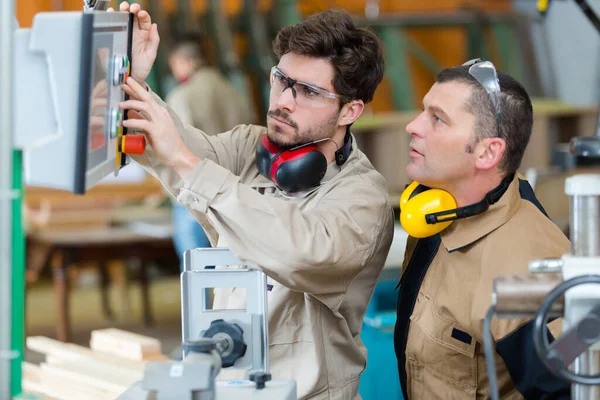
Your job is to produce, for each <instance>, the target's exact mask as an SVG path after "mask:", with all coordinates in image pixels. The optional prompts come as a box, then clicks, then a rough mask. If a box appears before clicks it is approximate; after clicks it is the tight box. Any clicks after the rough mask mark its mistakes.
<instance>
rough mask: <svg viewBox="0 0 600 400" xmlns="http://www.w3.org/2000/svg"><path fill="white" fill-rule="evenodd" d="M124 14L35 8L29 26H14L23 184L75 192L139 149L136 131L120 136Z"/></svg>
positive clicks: (127, 20) (126, 66) (126, 44)
mask: <svg viewBox="0 0 600 400" xmlns="http://www.w3.org/2000/svg"><path fill="white" fill-rule="evenodd" d="M98 3H100V2H98ZM132 21H133V15H132V14H129V13H120V12H118V13H108V12H104V11H95V10H94V9H92V8H90V9H89V11H86V12H48V13H39V14H37V15H36V16H35V19H34V21H33V26H32V28H31V29H18V30H17V31H16V32H15V35H14V46H15V47H14V48H15V56H14V59H15V63H14V64H15V68H14V76H15V79H14V82H15V84H14V85H15V91H14V97H15V101H14V108H15V112H14V116H15V121H14V126H15V129H14V131H13V134H14V138H13V143H14V147H15V148H17V149H21V150H23V158H24V172H25V183H26V184H29V185H33V186H45V187H52V188H56V189H61V190H68V191H72V192H74V193H76V194H83V193H85V192H86V190H88V189H89V188H90V187H92V186H93V185H94V184H96V183H97V182H99V181H100V180H101V179H103V178H104V177H105V176H107V175H108V174H110V173H114V174H115V175H117V174H118V172H119V170H120V169H121V168H122V167H124V166H125V165H127V164H128V162H129V161H128V157H127V156H126V154H125V153H127V152H131V153H136V154H141V153H143V151H144V146H145V139H144V137H143V136H142V135H130V136H126V135H127V132H126V130H124V129H123V128H122V121H123V120H124V119H125V118H126V117H127V116H126V113H124V112H121V111H120V109H119V103H120V102H121V101H123V100H126V98H127V95H126V94H125V92H123V90H122V89H121V87H120V85H121V84H122V83H123V82H124V80H125V79H127V76H128V75H129V73H130V71H131V62H130V59H131V40H132ZM33 94H35V95H33ZM49 165H52V168H48V166H49Z"/></svg>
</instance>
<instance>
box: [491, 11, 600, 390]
mask: <svg viewBox="0 0 600 400" xmlns="http://www.w3.org/2000/svg"><path fill="white" fill-rule="evenodd" d="M576 3H577V4H578V5H579V7H580V8H581V9H582V11H583V12H584V14H585V15H586V16H587V17H588V19H589V20H590V22H591V23H592V25H594V27H595V28H596V29H597V30H598V32H599V33H600V19H599V18H598V16H597V15H596V14H595V12H594V10H593V9H592V8H591V7H590V6H589V5H588V4H587V2H586V1H585V0H576ZM540 4H541V6H542V7H541V8H540V11H543V12H545V11H546V9H547V6H548V4H549V2H548V1H542V2H540ZM570 153H571V154H573V155H574V156H576V157H580V158H587V159H588V160H591V161H593V162H594V163H595V164H600V162H599V161H600V119H599V120H598V128H597V132H596V135H592V136H586V137H576V138H574V139H573V140H572V141H571V143H570ZM565 193H566V194H567V195H568V196H569V198H570V215H569V238H570V241H571V251H570V253H568V254H564V255H563V256H562V257H561V258H560V259H546V260H532V261H531V262H530V263H529V272H530V275H528V276H506V277H500V278H496V279H495V280H494V285H493V292H492V307H491V308H490V310H489V312H488V314H487V316H486V319H485V321H484V328H483V330H484V351H485V357H486V366H487V370H488V376H489V380H490V393H491V395H492V399H494V400H495V399H498V387H497V383H496V370H495V365H494V345H493V339H492V334H491V319H492V317H493V315H494V314H495V315H496V316H497V317H498V318H535V323H534V332H533V335H534V337H533V341H534V346H535V350H536V353H537V355H538V357H539V358H540V359H541V360H542V362H543V363H544V365H545V366H546V367H547V368H548V370H549V371H551V372H552V373H553V374H554V375H556V376H557V377H558V378H560V379H563V380H565V381H566V382H569V383H570V384H571V385H572V386H571V394H572V398H573V399H575V400H584V399H585V400H587V399H600V290H599V287H598V284H600V174H582V175H575V176H572V177H570V178H567V180H566V182H565ZM558 317H562V331H563V332H562V335H561V336H560V337H558V338H556V340H555V341H554V342H552V343H551V344H550V343H549V340H548V337H547V334H546V332H547V328H546V325H547V324H548V322H549V321H550V319H551V318H558Z"/></svg>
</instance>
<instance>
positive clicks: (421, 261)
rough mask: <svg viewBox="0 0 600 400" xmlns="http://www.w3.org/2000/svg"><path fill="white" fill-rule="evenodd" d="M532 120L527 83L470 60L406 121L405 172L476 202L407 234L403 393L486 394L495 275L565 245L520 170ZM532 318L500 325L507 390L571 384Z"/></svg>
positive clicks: (522, 270)
mask: <svg viewBox="0 0 600 400" xmlns="http://www.w3.org/2000/svg"><path fill="white" fill-rule="evenodd" d="M532 123H533V111H532V106H531V101H530V99H529V96H528V95H527V92H526V91H525V89H524V88H523V87H522V86H521V85H520V84H519V83H518V82H517V81H515V80H514V79H513V78H511V77H510V76H508V75H506V74H503V73H496V70H495V68H494V66H493V65H492V63H490V62H489V61H483V60H474V61H472V62H469V63H467V64H466V65H464V66H461V67H457V68H450V69H446V70H444V71H442V72H441V73H440V74H439V75H438V76H437V79H436V83H435V84H434V85H433V87H432V88H431V90H430V91H429V93H428V94H427V95H426V96H425V98H424V99H423V112H422V113H421V114H420V115H419V116H418V117H417V118H416V119H415V120H414V121H412V122H411V123H410V124H409V125H408V126H407V127H406V131H407V132H408V134H409V135H410V136H411V137H412V139H411V144H410V147H411V152H410V162H409V164H408V166H407V167H406V171H407V174H408V176H409V178H410V179H412V180H415V181H417V182H419V183H420V184H422V185H424V186H426V187H429V188H439V189H443V190H445V191H447V192H449V193H450V194H451V195H452V196H453V197H454V199H455V200H456V202H457V206H458V207H464V206H469V205H474V204H477V206H474V207H469V208H468V209H466V210H465V211H467V214H468V215H470V216H469V217H468V218H465V219H459V220H456V221H454V222H453V223H452V224H451V225H450V226H449V227H448V228H446V229H445V230H443V231H441V232H440V233H437V234H435V235H432V236H430V237H426V238H422V239H418V240H417V239H415V238H413V237H409V241H408V243H407V249H406V254H405V259H404V265H403V271H402V277H401V280H400V293H399V299H398V318H397V322H396V330H395V335H394V339H395V347H396V355H397V357H398V369H399V373H400V382H401V385H402V390H403V393H404V397H405V399H410V400H418V399H434V398H447V399H475V398H478V399H479V398H489V397H490V393H489V385H488V375H487V370H486V367H485V359H484V355H483V346H482V344H483V333H482V331H483V329H482V328H483V320H484V318H485V315H486V312H487V311H488V309H489V307H490V306H491V301H492V297H491V295H492V282H493V279H494V277H496V276H503V275H521V274H526V273H527V272H528V263H529V261H531V260H533V259H539V258H559V257H560V256H562V255H563V254H564V253H566V252H568V251H569V241H568V239H567V238H566V237H565V235H564V234H563V233H562V232H561V231H560V230H559V228H558V227H556V226H555V225H554V224H553V223H552V222H551V221H550V219H549V218H548V217H547V216H546V215H545V212H544V210H543V208H542V207H541V205H540V204H539V203H538V201H537V200H536V198H535V196H534V194H533V191H532V189H531V187H530V186H529V185H528V184H527V182H525V181H523V180H521V179H519V177H518V176H517V174H516V171H517V169H518V167H519V165H520V163H521V159H522V157H523V152H524V151H525V147H526V146H527V142H528V141H529V137H530V135H531V127H532ZM415 199H416V197H415ZM488 206H489V208H487V207H488ZM486 208H487V210H486ZM483 210H486V211H483ZM556 322H558V321H556ZM532 325H533V324H532V322H531V321H526V320H522V319H521V320H517V319H514V320H494V321H493V323H492V334H493V337H494V339H495V341H496V360H495V364H496V368H497V370H498V386H499V390H500V397H501V398H502V399H519V398H522V397H525V398H528V399H541V398H547V397H546V396H554V397H552V398H556V396H559V395H561V394H568V386H567V385H566V384H564V383H562V382H561V381H560V380H558V379H556V378H554V377H552V376H550V373H549V372H548V371H547V370H546V368H545V367H544V366H543V365H542V363H541V361H540V360H539V359H538V358H537V356H536V355H535V350H534V348H533V335H532ZM554 326H556V327H557V328H560V326H559V325H553V327H554Z"/></svg>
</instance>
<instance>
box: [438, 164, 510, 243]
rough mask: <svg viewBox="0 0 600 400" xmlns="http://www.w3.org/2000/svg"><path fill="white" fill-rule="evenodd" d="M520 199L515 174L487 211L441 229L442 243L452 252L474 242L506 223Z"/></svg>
mask: <svg viewBox="0 0 600 400" xmlns="http://www.w3.org/2000/svg"><path fill="white" fill-rule="evenodd" d="M494 190H496V189H494ZM520 199H521V196H520V194H519V178H518V175H517V174H515V175H514V177H513V179H512V181H511V183H510V185H509V186H508V188H507V189H506V192H505V193H504V194H503V195H502V197H501V198H500V200H498V201H497V202H496V203H494V204H492V205H491V206H490V208H489V209H488V210H487V211H485V212H484V213H482V214H479V215H475V216H473V217H469V218H465V219H461V220H457V221H454V222H453V223H452V224H451V225H450V226H449V227H448V228H447V229H445V230H444V231H442V232H441V234H440V236H441V238H442V244H443V245H444V247H445V248H446V250H447V251H448V252H452V251H455V250H458V249H461V248H463V247H465V246H468V245H470V244H472V243H474V242H476V241H477V240H479V239H481V238H482V237H484V236H486V235H487V234H489V233H490V232H492V231H494V230H495V229H497V228H498V227H500V226H502V225H503V224H504V223H506V222H507V221H508V220H509V219H510V218H511V217H512V216H513V215H514V214H515V213H516V212H517V210H518V208H519V204H520Z"/></svg>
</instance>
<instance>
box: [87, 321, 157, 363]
mask: <svg viewBox="0 0 600 400" xmlns="http://www.w3.org/2000/svg"><path fill="white" fill-rule="evenodd" d="M90 348H91V349H92V350H93V351H97V352H103V353H109V354H115V355H120V356H121V357H125V358H129V359H132V360H139V361H141V360H144V359H146V358H148V357H156V356H157V355H160V354H162V349H161V344H160V341H159V340H157V339H154V338H151V337H148V336H144V335H139V334H136V333H131V332H126V331H123V330H120V329H114V328H109V329H98V330H94V331H92V338H91V340H90Z"/></svg>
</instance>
